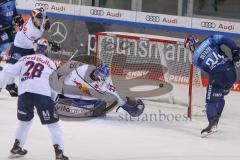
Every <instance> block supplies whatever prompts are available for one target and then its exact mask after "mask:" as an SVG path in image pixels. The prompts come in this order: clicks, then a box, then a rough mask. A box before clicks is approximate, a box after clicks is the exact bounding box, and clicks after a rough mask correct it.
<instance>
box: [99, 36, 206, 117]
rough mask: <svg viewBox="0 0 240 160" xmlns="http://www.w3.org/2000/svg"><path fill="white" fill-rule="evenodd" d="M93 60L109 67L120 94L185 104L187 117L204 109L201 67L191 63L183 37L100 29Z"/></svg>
mask: <svg viewBox="0 0 240 160" xmlns="http://www.w3.org/2000/svg"><path fill="white" fill-rule="evenodd" d="M95 61H96V62H95V63H99V62H97V61H101V63H103V64H107V65H108V66H109V67H110V71H111V79H112V81H113V83H114V85H115V86H116V87H117V89H118V90H120V93H121V94H122V95H123V96H133V97H138V98H142V99H148V100H153V101H159V102H167V103H175V104H180V105H183V106H187V109H186V113H187V115H188V117H191V116H192V115H195V114H196V115H198V114H199V113H198V112H199V111H200V112H201V111H202V109H203V106H204V97H205V93H204V88H203V86H202V81H201V71H200V70H198V69H197V68H195V67H193V65H192V63H191V54H190V52H189V51H188V50H187V49H185V48H184V46H183V39H178V38H172V37H163V36H155V35H146V34H136V33H126V32H99V33H97V34H96V54H95ZM199 107H200V109H199ZM197 108H198V109H197ZM195 110H196V111H195Z"/></svg>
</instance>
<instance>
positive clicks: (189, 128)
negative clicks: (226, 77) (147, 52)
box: [0, 90, 240, 160]
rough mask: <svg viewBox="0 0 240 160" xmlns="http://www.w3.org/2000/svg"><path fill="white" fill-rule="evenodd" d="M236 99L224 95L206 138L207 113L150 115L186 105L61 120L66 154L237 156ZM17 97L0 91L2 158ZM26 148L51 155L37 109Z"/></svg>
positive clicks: (123, 158)
mask: <svg viewBox="0 0 240 160" xmlns="http://www.w3.org/2000/svg"><path fill="white" fill-rule="evenodd" d="M199 98H203V97H199ZM239 101H240V94H239V93H231V94H230V95H229V96H228V97H227V98H226V106H225V110H224V114H223V116H222V118H221V120H220V123H219V127H218V128H219V132H218V133H216V134H215V135H212V136H211V137H209V138H205V139H203V138H200V131H201V129H202V128H204V127H206V125H207V120H206V118H205V117H201V118H194V119H193V120H192V121H186V119H185V118H182V119H180V118H177V119H178V121H177V120H174V121H171V122H169V121H168V120H164V121H162V120H161V121H160V120H154V118H153V117H150V114H151V113H156V115H158V112H159V109H160V110H161V113H164V114H168V116H169V119H170V120H171V119H172V115H173V114H174V115H175V116H182V113H183V111H186V108H181V109H180V108H179V106H174V105H167V104H160V103H152V102H151V103H150V102H146V105H147V106H146V110H145V114H144V115H143V116H142V117H141V118H140V120H130V119H129V118H128V119H125V117H124V114H123V112H122V111H119V113H115V112H111V113H110V114H109V115H108V116H107V117H105V118H99V119H93V120H88V121H61V124H62V129H63V133H64V139H65V154H66V155H67V156H69V157H70V159H71V160H240V149H239V148H240V106H239ZM16 102H17V99H16V98H11V97H9V96H8V93H7V92H6V91H5V90H3V91H2V92H1V93H0V113H1V115H0V160H7V159H8V158H7V157H8V154H9V150H10V148H11V147H12V144H13V142H14V134H15V129H16V127H17V118H16ZM169 108H171V109H169ZM150 118H153V119H152V121H151V119H150ZM157 118H159V116H157ZM146 119H148V121H146ZM25 148H26V149H27V150H28V151H29V153H28V154H27V155H26V157H25V158H22V160H53V159H54V151H53V147H52V144H51V140H50V137H49V133H48V130H47V127H46V126H42V125H41V124H40V121H39V118H38V116H37V114H35V118H34V123H33V126H32V128H31V130H30V132H29V137H28V140H27V143H26V146H25Z"/></svg>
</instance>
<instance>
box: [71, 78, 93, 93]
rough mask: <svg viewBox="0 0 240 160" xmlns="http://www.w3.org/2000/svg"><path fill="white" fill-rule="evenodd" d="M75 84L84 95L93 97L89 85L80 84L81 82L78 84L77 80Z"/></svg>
mask: <svg viewBox="0 0 240 160" xmlns="http://www.w3.org/2000/svg"><path fill="white" fill-rule="evenodd" d="M73 82H74V83H75V85H76V87H78V88H79V89H80V90H81V91H82V92H83V93H85V94H87V95H89V96H91V93H90V91H89V89H88V87H87V85H85V84H82V83H80V82H77V81H76V80H74V81H73Z"/></svg>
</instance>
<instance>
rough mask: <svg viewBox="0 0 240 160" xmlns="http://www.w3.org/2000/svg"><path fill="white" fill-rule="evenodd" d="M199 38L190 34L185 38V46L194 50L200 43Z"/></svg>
mask: <svg viewBox="0 0 240 160" xmlns="http://www.w3.org/2000/svg"><path fill="white" fill-rule="evenodd" d="M199 42H200V41H199V39H198V38H197V37H195V36H193V35H188V36H187V37H186V38H185V39H184V47H185V48H189V49H190V50H191V51H194V49H195V46H196V45H197V44H198V43H199Z"/></svg>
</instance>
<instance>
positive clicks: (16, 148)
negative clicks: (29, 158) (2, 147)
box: [9, 139, 27, 159]
mask: <svg viewBox="0 0 240 160" xmlns="http://www.w3.org/2000/svg"><path fill="white" fill-rule="evenodd" d="M26 154H27V150H25V149H22V148H21V147H20V141H19V140H18V139H16V140H15V142H14V145H13V147H12V149H11V151H10V156H9V158H10V159H12V158H20V157H23V156H25V155H26Z"/></svg>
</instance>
